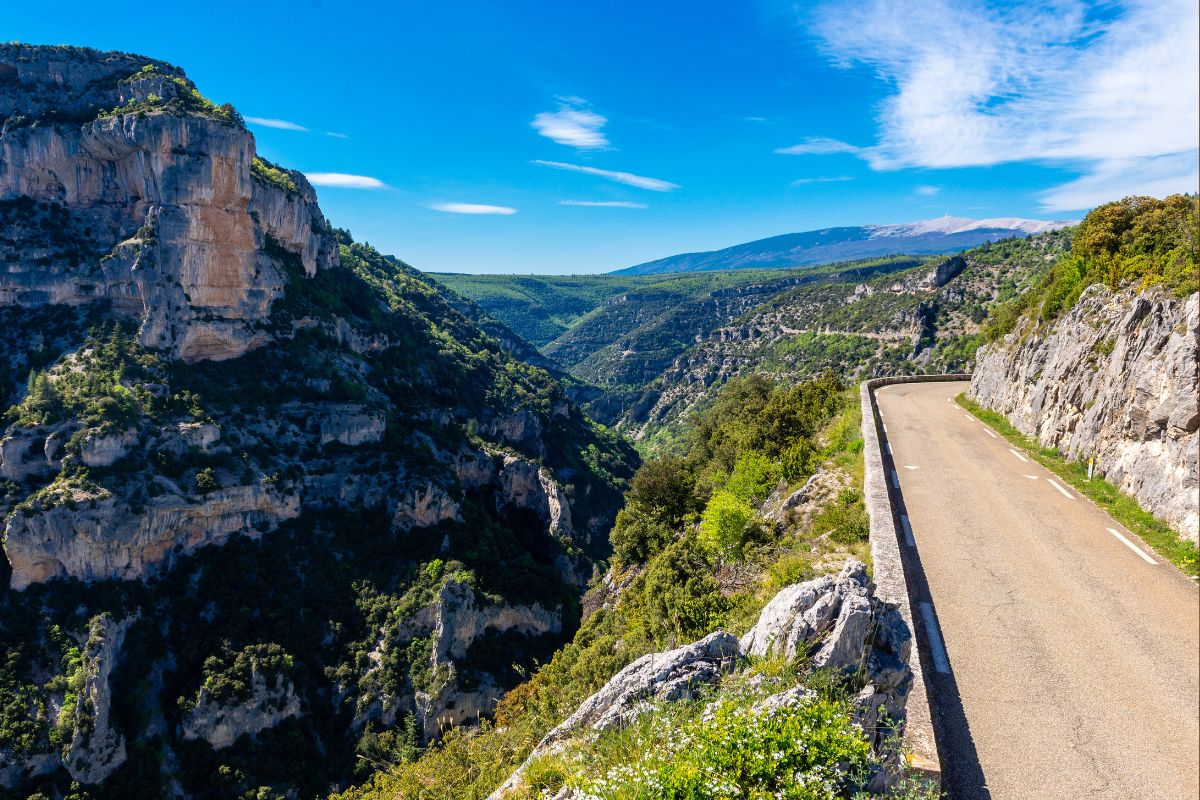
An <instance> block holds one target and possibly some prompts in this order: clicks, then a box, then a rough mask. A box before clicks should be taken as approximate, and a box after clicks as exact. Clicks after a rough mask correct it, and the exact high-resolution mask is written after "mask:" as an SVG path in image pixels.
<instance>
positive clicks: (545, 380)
mask: <svg viewBox="0 0 1200 800" xmlns="http://www.w3.org/2000/svg"><path fill="white" fill-rule="evenodd" d="M114 109H115V110H114ZM0 223H2V224H0V324H2V325H4V326H5V327H6V329H11V332H12V335H10V336H6V337H3V339H2V340H0V406H2V410H3V411H4V425H5V428H4V430H3V432H2V433H0V526H2V527H3V531H4V536H3V552H4V558H3V559H0V587H2V588H3V589H4V590H5V591H3V592H2V593H0V709H2V711H0V723H2V724H0V777H2V779H3V786H0V788H7V787H13V792H14V793H16V794H15V796H26V795H28V794H31V793H34V792H38V791H40V792H42V793H43V794H45V795H46V796H63V795H64V794H66V793H67V792H69V791H74V790H71V789H70V786H71V781H72V780H74V781H78V782H81V783H83V784H87V785H88V787H89V788H88V790H87V791H88V792H89V794H90V795H91V796H93V797H95V798H97V800H99V798H105V797H134V796H136V797H141V796H177V797H178V796H182V797H197V798H199V797H205V798H207V797H217V796H221V797H226V796H241V795H243V794H246V793H248V792H249V793H257V794H262V793H263V792H265V791H267V787H270V788H271V791H272V792H273V793H274V794H273V796H318V795H322V794H324V793H327V792H328V791H329V787H330V786H334V785H338V784H340V783H344V782H345V781H347V780H348V779H349V778H350V777H351V776H352V775H353V774H354V772H355V769H356V767H357V765H358V764H359V762H360V761H361V759H360V758H359V754H360V752H371V753H376V751H375V750H373V749H371V748H374V747H377V746H378V745H377V743H378V742H379V741H381V740H382V741H386V742H389V743H392V745H394V746H395V747H397V748H399V747H400V743H402V742H403V741H405V740H404V738H403V737H405V736H407V735H408V733H406V731H411V732H412V736H413V737H414V738H415V739H416V740H417V741H418V742H419V741H420V740H424V739H426V738H432V737H436V736H437V735H439V734H440V733H441V732H442V731H443V730H444V729H445V728H446V727H447V726H450V725H457V724H461V723H465V722H471V721H473V720H475V719H477V718H478V717H479V715H480V714H484V713H486V712H488V711H489V710H490V709H491V708H493V706H494V705H495V702H496V700H497V699H498V698H499V697H500V696H502V695H503V693H504V692H505V691H506V690H507V689H508V688H510V687H511V686H513V685H514V684H515V683H516V682H517V681H518V680H519V679H520V673H521V671H522V670H526V669H528V668H530V667H531V666H532V665H533V664H534V663H535V662H538V661H544V660H545V659H546V658H548V656H549V654H550V653H551V652H553V650H554V648H555V647H557V646H558V645H559V644H561V643H562V641H563V639H564V637H568V636H569V635H570V634H571V631H572V630H573V628H574V626H575V625H576V624H577V619H578V618H577V612H575V611H574V610H573V609H575V607H576V605H575V603H574V598H577V597H578V595H579V593H580V592H581V590H582V588H583V586H584V584H585V583H586V580H587V578H588V577H589V576H590V574H591V571H592V565H593V564H594V563H595V561H596V560H597V559H600V558H603V557H605V556H606V555H607V552H606V551H607V546H608V545H607V532H608V528H609V527H610V525H611V523H612V519H613V517H614V516H615V513H616V510H617V507H618V505H619V503H620V499H621V492H622V489H623V482H624V481H625V480H626V479H627V478H628V477H629V475H630V474H631V473H632V469H633V467H634V465H635V464H636V460H637V458H636V455H635V454H634V453H633V451H632V449H631V448H629V447H628V446H627V445H625V444H622V443H621V442H620V441H619V440H617V439H616V437H615V436H613V435H612V434H609V433H607V432H605V431H603V430H601V429H599V428H598V427H596V426H594V425H593V424H592V423H591V421H590V420H589V419H588V418H587V417H586V416H585V415H584V414H583V413H581V411H580V410H579V409H578V407H576V406H575V405H573V404H572V403H571V402H570V401H569V400H568V398H567V394H566V391H565V389H564V388H563V386H562V385H561V384H560V383H559V382H558V380H557V379H556V378H555V377H554V375H552V374H550V373H548V372H547V371H546V370H544V369H541V368H538V367H536V366H533V365H530V364H527V363H524V362H522V361H520V360H518V359H517V358H515V357H514V356H513V355H512V353H513V352H515V351H517V350H520V348H517V347H513V346H512V342H518V341H519V340H517V338H516V337H515V335H513V334H511V332H508V331H506V330H504V329H503V326H498V325H495V324H492V323H489V324H488V326H487V329H486V330H485V329H484V328H482V327H480V325H478V324H477V323H476V322H475V321H474V319H473V316H472V314H470V313H468V314H464V313H463V312H462V311H460V310H459V307H460V306H462V303H463V301H462V300H461V298H457V297H454V296H446V295H444V294H443V290H441V289H439V288H438V287H437V286H436V285H434V284H431V283H429V282H427V281H426V280H425V279H424V277H423V276H422V275H421V274H420V273H418V272H417V271H416V270H414V269H412V268H411V267H409V266H407V265H406V264H404V263H403V262H400V261H399V260H397V259H394V258H392V257H389V256H384V255H382V254H380V253H378V252H377V251H375V250H373V249H372V248H370V247H367V246H365V245H361V244H357V243H355V242H354V241H353V240H352V238H351V237H350V235H349V234H348V233H347V232H345V231H334V230H333V229H331V228H330V226H329V225H328V223H327V222H326V220H325V218H324V217H323V215H322V214H321V211H320V209H319V208H318V207H317V204H316V197H315V194H314V192H313V190H312V188H311V187H310V186H309V185H308V184H307V183H306V182H305V181H304V179H303V176H301V175H300V174H299V173H296V172H292V171H288V170H284V169H277V168H274V167H272V166H270V165H267V164H265V163H262V162H258V161H256V159H255V156H254V140H253V137H252V136H251V135H250V133H249V132H247V131H246V130H245V129H244V127H243V126H242V125H241V123H240V118H239V117H238V115H237V113H236V112H235V111H234V110H233V109H232V108H225V107H217V106H215V105H213V104H211V103H209V102H208V101H206V100H204V99H203V98H202V97H201V96H200V95H199V94H198V92H195V89H194V87H193V86H192V85H191V83H190V82H189V81H187V79H186V78H185V77H184V75H183V73H182V71H180V70H179V69H177V68H175V67H172V66H170V65H167V64H164V63H162V62H158V61H153V60H151V59H145V58H143V57H140V56H131V55H126V54H119V53H97V52H95V51H89V50H79V49H73V48H45V47H28V46H23V45H0ZM467 311H470V309H467ZM506 341H507V342H508V345H506V344H505V342H506ZM216 362H220V363H216ZM97 619H99V620H102V621H103V620H135V619H136V620H137V622H136V623H133V622H130V623H128V624H126V623H121V625H119V626H116V623H111V624H110V623H109V622H102V623H95V622H94V620H97ZM97 625H98V626H99V627H97ZM113 626H116V627H113ZM93 634H94V635H93ZM93 640H94V642H95V644H93V643H92V642H93ZM122 640H123V642H124V643H123V644H122ZM79 642H86V643H87V644H85V645H80V644H78V643H79ZM97 648H99V649H97ZM118 651H120V652H121V653H122V655H121V657H120V658H119V659H118V658H116V655H115V654H116V653H117V652H118ZM263 654H269V657H270V659H273V660H274V661H277V662H278V663H286V664H287V665H288V667H287V670H286V676H285V677H279V676H280V675H283V673H282V672H280V673H274V672H273V673H270V674H267V673H262V674H257V675H256V674H254V673H253V671H252V669H251V668H250V667H247V660H248V659H249V661H250V662H253V663H256V662H254V659H258V658H260V657H266V656H264V655H263ZM514 665H516V666H515V667H514ZM247 675H249V677H247ZM212 687H222V688H221V690H220V692H217V693H214V691H215V690H213V689H212ZM247 698H249V699H248V700H247ZM60 712H62V713H60ZM85 712H86V713H85ZM76 719H78V720H82V722H81V723H80V726H75V727H72V726H73V725H74V722H73V720H76ZM93 723H94V724H93ZM243 734H248V735H243ZM363 748H365V749H363ZM380 755H382V756H385V757H389V758H390V757H393V755H395V754H379V753H376V756H372V757H377V756H380ZM397 757H398V756H397ZM0 796H3V792H0ZM4 800H7V797H6V796H5V797H4Z"/></svg>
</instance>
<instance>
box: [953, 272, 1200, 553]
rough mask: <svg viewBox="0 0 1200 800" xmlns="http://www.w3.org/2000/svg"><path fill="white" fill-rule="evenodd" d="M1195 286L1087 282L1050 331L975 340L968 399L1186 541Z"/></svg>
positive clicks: (1195, 515) (1193, 433)
mask: <svg viewBox="0 0 1200 800" xmlns="http://www.w3.org/2000/svg"><path fill="white" fill-rule="evenodd" d="M1197 341H1200V295H1197V294H1192V295H1191V296H1189V297H1187V298H1184V299H1181V298H1177V297H1174V296H1172V295H1171V294H1170V293H1169V292H1165V291H1163V290H1161V289H1151V290H1147V291H1138V290H1137V289H1135V288H1129V289H1125V290H1123V291H1120V292H1113V291H1111V290H1109V289H1107V288H1106V287H1104V286H1103V285H1100V284H1096V285H1093V286H1091V287H1090V288H1089V289H1088V290H1087V291H1086V292H1085V293H1084V295H1083V297H1082V298H1080V300H1079V302H1078V303H1077V304H1076V305H1075V306H1074V307H1073V308H1072V309H1071V310H1070V311H1069V312H1068V313H1067V314H1066V315H1065V316H1064V317H1063V318H1062V319H1060V320H1059V321H1058V322H1057V323H1056V324H1055V325H1054V326H1053V328H1051V329H1049V330H1044V331H1030V330H1028V329H1023V330H1018V331H1016V332H1014V333H1011V334H1009V335H1008V336H1006V337H1005V338H1004V339H1003V340H1002V341H1000V342H997V343H996V344H994V345H988V346H985V347H983V348H981V349H980V351H979V353H978V355H977V357H976V358H977V360H976V369H975V374H974V376H973V378H972V381H971V389H970V392H969V393H968V394H969V396H970V397H971V398H972V399H974V400H976V401H977V402H979V403H980V404H982V405H985V406H987V407H988V408H991V409H993V410H995V411H999V412H1000V413H1002V414H1004V415H1005V416H1006V417H1008V418H1009V420H1010V421H1011V422H1012V423H1013V425H1014V426H1015V427H1016V428H1017V429H1018V430H1020V431H1021V432H1022V433H1024V434H1026V435H1027V436H1029V437H1031V438H1033V439H1036V440H1037V441H1038V442H1040V443H1041V444H1042V445H1043V446H1045V447H1054V448H1057V449H1058V450H1060V451H1062V452H1063V453H1064V454H1065V455H1067V456H1068V457H1069V458H1071V459H1073V460H1082V461H1086V460H1088V459H1090V458H1094V459H1095V464H1096V469H1097V470H1098V472H1099V473H1100V474H1102V475H1104V476H1105V477H1107V478H1108V480H1110V481H1111V482H1113V483H1115V484H1116V485H1117V486H1119V487H1120V488H1121V489H1122V490H1123V491H1125V492H1127V493H1128V494H1130V495H1132V496H1133V497H1135V498H1137V500H1138V502H1139V503H1140V504H1141V506H1142V507H1143V508H1145V509H1146V510H1147V511H1150V512H1151V513H1153V514H1154V515H1155V516H1156V517H1158V518H1159V519H1162V520H1163V521H1164V522H1167V523H1169V524H1170V525H1171V526H1172V527H1174V528H1175V529H1176V530H1178V531H1179V532H1180V533H1182V534H1183V535H1184V537H1185V538H1187V539H1190V540H1191V541H1193V542H1195V541H1197V535H1198V529H1200V508H1198V504H1200V485H1198V484H1197V475H1198V474H1200V463H1198V462H1197V453H1198V451H1200V384H1198V383H1197V371H1196V343H1197Z"/></svg>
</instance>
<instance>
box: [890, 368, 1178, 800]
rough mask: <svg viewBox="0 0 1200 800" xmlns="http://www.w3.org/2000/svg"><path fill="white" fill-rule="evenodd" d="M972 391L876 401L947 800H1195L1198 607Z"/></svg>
mask: <svg viewBox="0 0 1200 800" xmlns="http://www.w3.org/2000/svg"><path fill="white" fill-rule="evenodd" d="M965 389H966V384H965V383H963V382H946V383H913V384H899V385H894V386H887V387H883V388H881V389H879V390H877V391H876V397H877V401H878V404H879V411H880V415H881V418H882V421H883V425H884V427H885V438H884V442H886V444H885V445H884V448H885V462H884V463H885V468H886V469H889V470H891V469H894V471H895V475H894V478H893V476H892V475H889V480H893V481H894V482H893V486H895V485H897V484H898V486H899V491H898V492H897V500H898V504H899V506H900V508H899V511H900V512H901V513H902V514H903V515H905V517H906V519H907V526H906V525H905V519H901V520H900V522H901V528H900V530H901V533H900V536H901V543H900V544H901V549H902V550H903V551H904V554H905V557H906V559H909V560H910V561H911V562H912V563H911V564H910V572H914V573H915V574H916V575H917V579H916V581H915V582H914V586H913V589H912V593H913V595H914V597H913V600H914V602H913V615H914V617H915V618H916V624H917V627H918V633H919V634H920V639H921V643H922V656H923V658H922V663H923V665H925V667H924V668H925V675H926V682H927V685H928V687H929V693H930V696H931V698H932V700H933V713H934V722H935V727H936V729H937V732H938V739H939V745H940V749H941V757H942V763H943V769H944V774H943V781H944V785H945V788H946V790H947V792H948V794H949V795H950V797H951V798H954V800H966V799H967V798H972V799H973V798H988V797H990V798H995V799H996V800H1008V799H1009V798H1021V800H1030V799H1032V798H1047V799H1049V798H1054V800H1061V799H1063V798H1114V800H1116V799H1118V798H1119V799H1120V800H1126V798H1162V799H1164V800H1169V799H1170V798H1180V799H1181V800H1196V798H1197V797H1198V796H1200V768H1198V766H1197V764H1198V762H1200V723H1198V720H1197V715H1198V708H1200V592H1198V591H1197V588H1196V586H1195V585H1194V584H1192V583H1191V582H1190V581H1189V580H1188V579H1187V578H1185V577H1184V576H1183V575H1182V574H1181V573H1179V572H1178V571H1177V570H1175V569H1174V568H1173V567H1171V566H1170V565H1168V564H1167V563H1166V562H1164V561H1163V560H1162V559H1161V558H1159V557H1158V556H1157V555H1154V553H1153V551H1151V550H1149V548H1147V547H1146V546H1145V545H1144V544H1143V543H1141V542H1140V541H1139V540H1138V539H1137V538H1136V537H1135V536H1133V535H1132V534H1130V533H1129V532H1128V531H1127V530H1125V529H1124V528H1123V527H1122V526H1121V525H1119V524H1118V523H1117V522H1116V521H1115V520H1113V519H1112V518H1111V517H1110V516H1108V515H1107V514H1106V513H1104V512H1103V511H1101V510H1100V509H1099V508H1098V507H1096V506H1095V505H1093V504H1092V503H1091V502H1090V501H1088V500H1086V499H1084V498H1083V497H1081V496H1079V495H1078V494H1077V493H1076V492H1075V491H1074V490H1073V489H1071V488H1070V487H1069V486H1067V485H1065V484H1063V482H1062V481H1055V482H1054V483H1052V482H1051V479H1052V478H1053V477H1054V476H1053V475H1052V473H1049V472H1047V471H1046V470H1045V469H1043V468H1042V467H1041V466H1039V465H1038V464H1037V463H1036V462H1034V461H1032V460H1022V458H1020V457H1019V456H1018V455H1017V454H1015V453H1014V452H1013V451H1012V450H1010V445H1009V444H1008V442H1007V441H1006V440H1005V439H1003V438H1002V437H999V436H996V435H995V434H994V432H992V431H991V429H990V428H988V427H987V426H985V425H983V424H982V423H981V422H979V421H978V420H976V419H975V418H974V417H973V416H971V415H969V414H967V413H966V412H965V411H964V410H963V409H962V408H961V407H959V406H958V404H957V403H954V402H953V400H952V398H953V397H954V396H955V395H957V394H958V393H959V392H962V391H964V390H965ZM889 448H890V450H891V457H890V462H891V463H889V459H888V458H887V457H886V453H887V451H888V449H889ZM1055 483H1057V486H1055V485H1054V484H1055ZM1109 529H1111V531H1110V530H1109ZM909 530H911V545H910V543H909V541H908V539H909V536H910V533H909ZM1117 534H1120V535H1121V536H1122V537H1124V539H1125V541H1123V540H1122V539H1121V538H1119V537H1118V535H1117ZM1135 548H1139V549H1140V550H1141V551H1143V552H1144V553H1145V554H1146V555H1144V556H1143V555H1141V554H1139V553H1138V552H1137V550H1135ZM1147 559H1149V561H1148V560H1147ZM1151 562H1153V563H1151ZM913 565H916V566H913ZM922 573H923V575H922ZM939 640H940V641H939ZM943 642H944V649H943V646H942V643H943Z"/></svg>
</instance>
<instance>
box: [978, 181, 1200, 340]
mask: <svg viewBox="0 0 1200 800" xmlns="http://www.w3.org/2000/svg"><path fill="white" fill-rule="evenodd" d="M1196 236H1197V209H1196V198H1195V196H1187V195H1181V194H1175V195H1171V196H1170V197H1167V198H1165V199H1163V200H1157V199H1155V198H1153V197H1127V198H1125V199H1124V200H1121V201H1118V202H1115V203H1106V204H1104V205H1102V206H1098V207H1097V208H1095V209H1093V210H1092V211H1091V212H1090V213H1089V214H1088V215H1087V216H1086V217H1084V219H1083V222H1081V223H1080V224H1079V227H1078V228H1077V229H1076V230H1075V234H1074V236H1073V238H1072V240H1071V252H1070V253H1069V254H1068V255H1067V256H1066V257H1065V258H1062V259H1060V260H1059V261H1058V262H1057V263H1056V264H1055V265H1054V266H1053V267H1052V268H1051V269H1050V271H1049V272H1047V273H1046V274H1045V275H1044V276H1043V277H1042V279H1041V280H1040V281H1039V282H1038V283H1037V284H1036V285H1035V286H1033V287H1032V288H1031V289H1030V290H1029V291H1028V292H1026V293H1024V294H1023V295H1021V296H1020V297H1018V298H1016V299H1014V300H1011V301H1009V302H1007V303H1004V304H1002V305H997V306H994V307H993V308H992V310H991V314H990V315H989V317H988V319H987V320H986V321H985V323H984V325H983V333H984V336H985V337H986V338H987V339H988V340H989V341H994V340H996V339H998V338H1000V337H1001V336H1003V335H1004V334H1006V333H1008V332H1009V331H1011V330H1013V329H1014V328H1016V326H1017V323H1018V322H1019V320H1020V319H1021V318H1022V317H1023V316H1025V315H1026V314H1028V315H1030V316H1031V317H1032V319H1033V321H1034V322H1035V323H1038V324H1041V323H1045V322H1050V321H1053V320H1055V319H1057V318H1058V317H1059V316H1061V315H1062V314H1063V313H1065V312H1066V311H1067V310H1068V309H1070V308H1071V307H1072V306H1074V305H1075V302H1076V301H1077V300H1079V296H1080V295H1081V294H1082V293H1083V290H1084V289H1086V288H1088V287H1089V286H1091V285H1093V284H1096V283H1102V284H1104V285H1106V286H1108V287H1109V288H1110V289H1116V288H1119V287H1121V286H1125V285H1129V284H1134V283H1136V284H1139V285H1141V286H1151V285H1161V286H1163V287H1165V288H1167V289H1169V290H1171V291H1173V292H1174V293H1175V294H1177V295H1179V296H1185V295H1188V294H1191V293H1192V292H1195V291H1196V290H1197V288H1200V282H1198V278H1197V265H1198V260H1197V252H1196Z"/></svg>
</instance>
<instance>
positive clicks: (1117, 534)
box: [1108, 528, 1158, 564]
mask: <svg viewBox="0 0 1200 800" xmlns="http://www.w3.org/2000/svg"><path fill="white" fill-rule="evenodd" d="M1108 532H1109V533H1111V534H1112V535H1113V536H1115V537H1117V538H1118V539H1120V540H1121V542H1122V543H1124V545H1125V546H1126V547H1128V548H1129V549H1130V550H1132V551H1133V552H1135V553H1137V554H1138V555H1139V556H1141V557H1142V560H1143V561H1145V562H1146V563H1147V564H1157V563H1158V562H1157V561H1155V560H1154V559H1153V558H1151V557H1150V556H1148V555H1146V551H1144V550H1142V548H1140V547H1138V546H1137V545H1136V544H1134V543H1133V542H1131V541H1129V540H1128V539H1126V538H1125V536H1124V535H1123V534H1122V533H1121V532H1120V531H1118V530H1116V529H1115V528H1109V529H1108Z"/></svg>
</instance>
